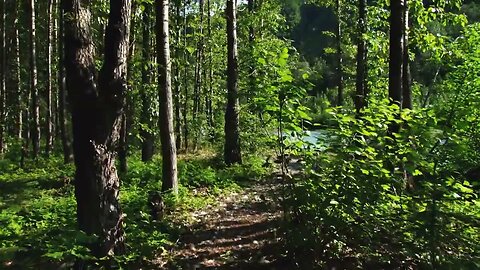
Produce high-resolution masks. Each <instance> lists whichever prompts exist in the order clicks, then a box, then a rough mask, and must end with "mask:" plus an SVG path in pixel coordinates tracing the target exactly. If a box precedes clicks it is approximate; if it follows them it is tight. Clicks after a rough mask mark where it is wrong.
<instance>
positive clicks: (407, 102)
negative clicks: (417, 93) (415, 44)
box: [402, 0, 413, 109]
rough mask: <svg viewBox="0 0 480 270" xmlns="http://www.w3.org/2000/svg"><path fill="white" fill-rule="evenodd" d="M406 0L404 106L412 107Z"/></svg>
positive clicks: (406, 6)
mask: <svg viewBox="0 0 480 270" xmlns="http://www.w3.org/2000/svg"><path fill="white" fill-rule="evenodd" d="M404 1H405V11H404V24H403V25H404V28H403V46H404V49H403V81H402V87H403V108H407V109H412V108H413V104H412V103H413V102H412V88H411V84H412V75H411V73H410V56H409V54H408V52H409V50H408V45H409V44H408V43H409V42H408V35H409V19H408V15H409V12H408V0H404Z"/></svg>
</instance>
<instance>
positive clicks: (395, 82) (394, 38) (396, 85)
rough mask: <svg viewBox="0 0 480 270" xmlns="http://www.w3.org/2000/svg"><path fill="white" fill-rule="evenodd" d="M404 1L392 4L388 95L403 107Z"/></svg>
mask: <svg viewBox="0 0 480 270" xmlns="http://www.w3.org/2000/svg"><path fill="white" fill-rule="evenodd" d="M404 7H405V6H404V0H392V1H391V2H390V58H389V59H390V60H389V81H388V95H389V97H390V99H391V101H392V102H393V103H395V104H397V105H398V106H399V107H400V108H401V107H402V90H403V86H402V83H403V81H402V80H403V57H404V52H403V51H404V45H403V42H404V36H403V28H404V25H405V24H404V19H403V17H404Z"/></svg>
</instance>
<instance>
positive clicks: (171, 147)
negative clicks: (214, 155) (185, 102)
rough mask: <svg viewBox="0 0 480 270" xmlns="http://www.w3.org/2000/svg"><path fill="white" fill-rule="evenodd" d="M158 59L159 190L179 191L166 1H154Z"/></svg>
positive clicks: (175, 192) (167, 3) (167, 5)
mask: <svg viewBox="0 0 480 270" xmlns="http://www.w3.org/2000/svg"><path fill="white" fill-rule="evenodd" d="M155 7H156V9H155V11H156V12H155V13H156V27H155V28H156V30H157V33H156V34H157V35H156V38H157V42H156V43H157V44H156V45H157V58H158V94H159V106H160V109H159V112H160V119H159V127H160V140H161V143H162V168H163V171H162V173H163V179H162V190H163V191H171V192H173V193H174V194H177V193H178V180H177V151H176V146H175V135H174V132H173V102H172V85H171V61H170V44H169V17H168V13H169V0H156V1H155Z"/></svg>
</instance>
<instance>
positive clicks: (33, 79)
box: [28, 0, 40, 158]
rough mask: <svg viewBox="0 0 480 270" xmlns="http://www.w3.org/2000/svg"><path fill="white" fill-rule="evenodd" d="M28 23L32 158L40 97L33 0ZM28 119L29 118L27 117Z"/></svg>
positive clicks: (37, 138) (36, 149)
mask: <svg viewBox="0 0 480 270" xmlns="http://www.w3.org/2000/svg"><path fill="white" fill-rule="evenodd" d="M28 11H29V15H30V16H29V23H30V25H29V26H30V35H29V37H30V40H29V43H30V48H29V49H30V92H31V96H32V100H31V123H32V124H31V131H30V132H31V139H32V147H33V152H32V155H33V158H36V157H37V156H38V152H39V151H40V99H39V96H38V89H37V87H38V85H37V75H38V74H37V53H36V40H35V39H36V29H35V0H30V1H29V5H28ZM29 120H30V119H29Z"/></svg>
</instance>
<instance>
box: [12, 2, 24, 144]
mask: <svg viewBox="0 0 480 270" xmlns="http://www.w3.org/2000/svg"><path fill="white" fill-rule="evenodd" d="M18 9H19V4H18V3H17V2H16V1H14V7H13V19H12V21H13V25H12V27H13V35H14V44H13V59H14V61H15V64H14V65H15V66H14V74H15V75H14V77H15V78H14V79H13V82H14V88H15V89H16V101H17V106H16V119H15V120H16V132H15V133H16V135H17V137H18V138H19V139H21V138H22V130H23V110H24V105H23V100H22V95H23V93H22V86H21V71H20V38H19V34H18V25H19V24H18ZM27 121H28V120H27Z"/></svg>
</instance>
